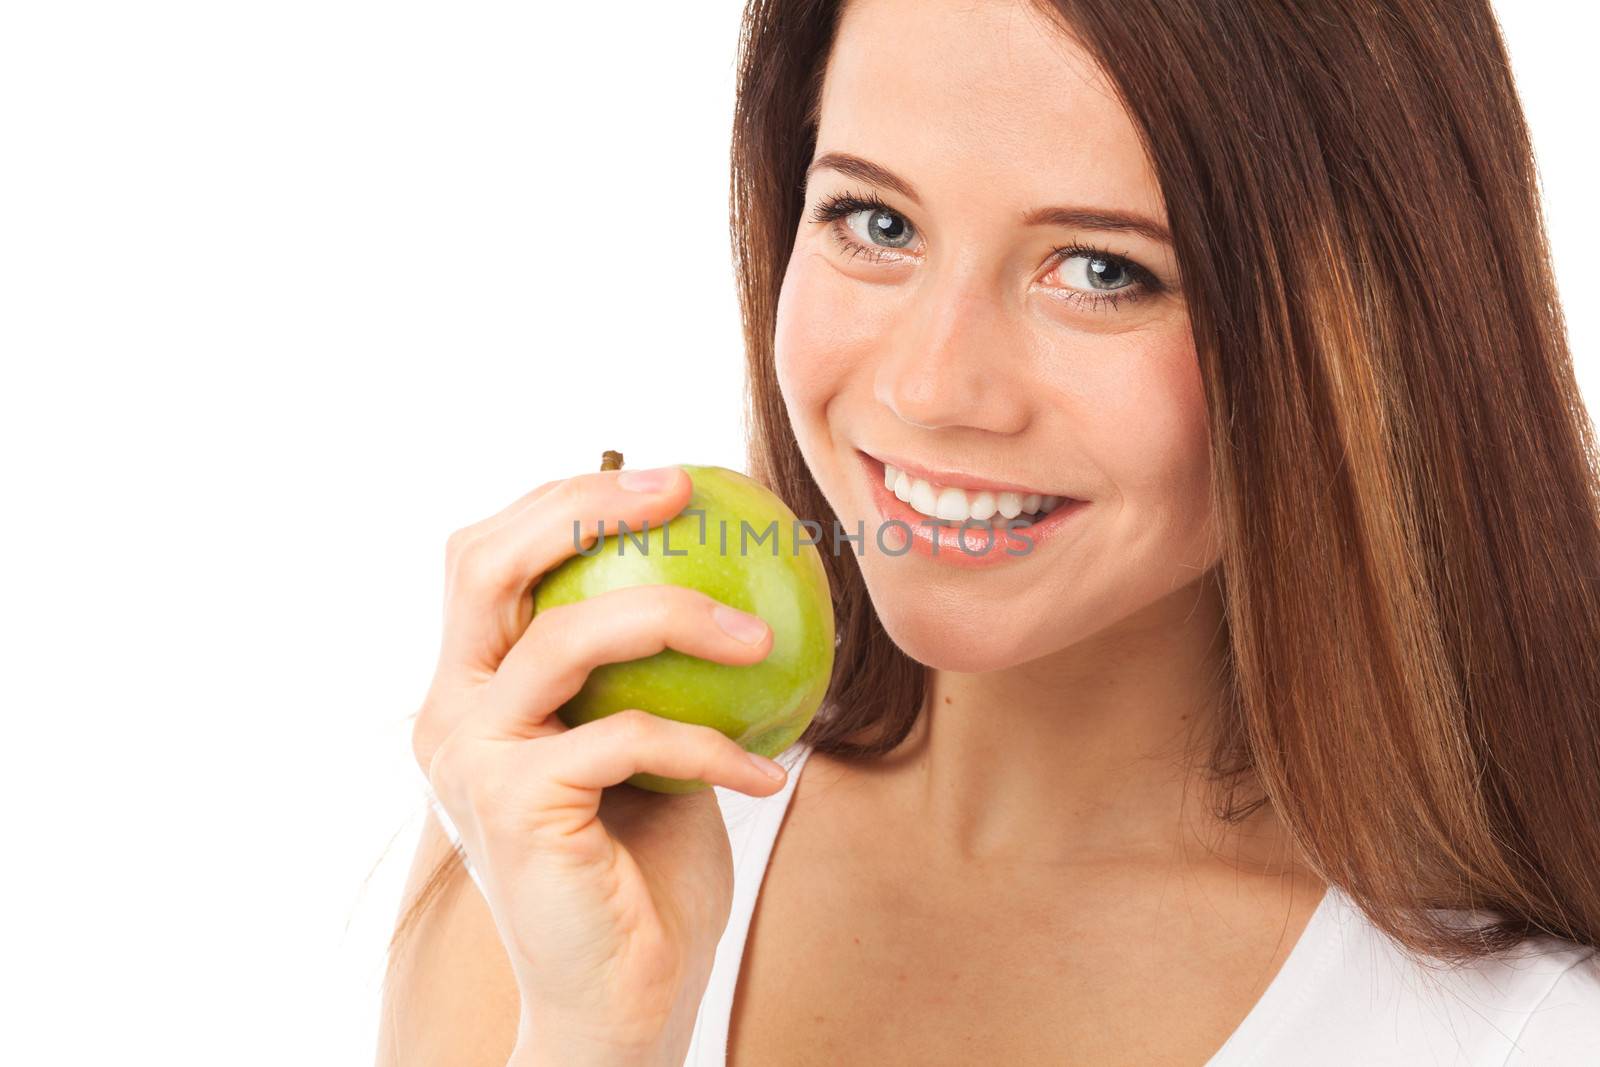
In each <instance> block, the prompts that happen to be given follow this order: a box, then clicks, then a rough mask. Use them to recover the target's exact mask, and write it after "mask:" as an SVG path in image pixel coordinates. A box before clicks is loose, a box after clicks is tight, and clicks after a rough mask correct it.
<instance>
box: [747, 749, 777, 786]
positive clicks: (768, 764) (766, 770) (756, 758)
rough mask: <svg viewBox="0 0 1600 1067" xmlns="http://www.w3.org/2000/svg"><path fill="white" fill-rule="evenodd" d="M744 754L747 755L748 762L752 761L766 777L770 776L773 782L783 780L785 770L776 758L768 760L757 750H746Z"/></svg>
mask: <svg viewBox="0 0 1600 1067" xmlns="http://www.w3.org/2000/svg"><path fill="white" fill-rule="evenodd" d="M745 755H746V756H749V757H750V762H751V763H754V764H755V765H756V767H757V768H758V769H759V770H760V771H761V773H762V774H764V775H766V776H767V777H768V778H771V779H772V780H773V781H775V782H781V781H782V780H783V776H784V774H785V771H784V769H783V765H782V764H781V763H778V762H777V761H776V760H769V759H768V758H767V757H765V756H763V755H761V754H760V753H757V752H746V753H745Z"/></svg>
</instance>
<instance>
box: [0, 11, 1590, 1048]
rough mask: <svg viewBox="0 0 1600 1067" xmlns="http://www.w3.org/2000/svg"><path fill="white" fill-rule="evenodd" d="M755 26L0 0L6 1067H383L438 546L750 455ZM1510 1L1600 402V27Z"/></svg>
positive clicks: (1580, 356)
mask: <svg viewBox="0 0 1600 1067" xmlns="http://www.w3.org/2000/svg"><path fill="white" fill-rule="evenodd" d="M740 6H741V5H740V4H739V3H738V2H736V0H717V2H708V0H695V2H693V3H672V4H665V3H643V2H635V3H623V4H570V5H564V4H540V5H531V4H510V3H482V2H478V3H457V4H448V5H447V4H429V5H422V4H416V3H393V2H390V3H376V2H369V3H358V2H354V0H315V2H307V0H282V2H279V3H275V4H253V5H244V4H239V3H225V2H218V0H207V2H198V0H197V2H191V3H174V2H158V3H142V4H132V3H83V2H72V0H51V2H48V3H46V2H42V0H34V2H31V3H13V4H9V5H5V6H4V7H3V8H0V357H3V359H4V371H5V374H4V379H3V386H0V448H3V454H4V458H3V461H0V508H3V509H4V514H5V523H4V528H3V529H4V533H3V535H0V536H3V537H4V545H3V550H4V551H3V556H0V559H3V563H0V566H3V568H4V585H3V604H4V611H3V615H0V626H3V627H4V629H3V632H0V640H3V644H0V648H3V654H4V672H3V683H0V685H3V689H0V709H3V712H4V723H5V741H4V752H5V757H4V760H3V768H4V769H3V771H0V790H3V794H0V799H3V800H4V802H5V810H6V811H7V812H8V813H9V815H10V819H9V822H8V824H7V830H8V831H9V832H8V833H7V834H6V840H5V842H4V848H5V855H6V862H5V872H6V873H5V876H4V880H3V888H0V893H3V894H4V898H5V899H4V902H3V903H4V921H5V933H4V937H3V943H0V960H3V963H0V981H3V983H4V986H3V988H0V1015H4V1016H5V1017H6V1019H7V1023H6V1026H5V1028H4V1037H3V1038H0V1041H4V1042H5V1045H4V1046H0V1060H4V1061H6V1062H12V1063H30V1064H31V1063H73V1064H76V1063H99V1062H127V1061H130V1060H136V1059H137V1060H143V1059H146V1058H147V1057H148V1058H151V1059H152V1060H153V1061H159V1062H162V1063H173V1064H176V1063H189V1064H223V1063H226V1064H230V1065H237V1064H257V1063H259V1064H274V1065H281V1064H289V1063H294V1064H301V1063H306V1064H310V1063H316V1064H357V1063H367V1062H370V1061H371V1058H372V1054H373V1046H374V1036H375V1032H376V1025H377V1007H378V990H379V982H380V980H381V977H382V973H383V946H384V943H385V940H386V938H387V936H388V934H389V931H390V928H391V924H392V922H393V920H394V917H395V911H396V908H397V907H398V904H399V895H400V888H401V884H402V881H403V879H404V876H405V873H406V869H407V867H408V865H409V862H410V856H411V852H412V849H413V847H414V845H415V840H416V834H417V831H418V830H419V829H420V826H421V816H422V798H423V792H422V789H423V780H422V776H421V774H420V772H419V771H418V770H417V768H416V767H415V765H414V764H413V762H412V760H411V756H410V752H409V748H408V738H409V727H408V724H407V723H406V722H405V717H406V716H407V715H409V714H410V713H411V712H413V711H414V710H415V708H416V704H417V701H418V700H419V698H420V697H421V695H422V694H423V692H424V690H425V688H426V685H427V682H428V678H429V676H430V674H431V669H432V665H433V658H434V655H435V651H436V641H437V637H438V633H437V627H438V609H439V599H440V595H441V573H440V564H441V558H442V552H443V545H444V539H445V536H446V535H447V534H448V533H449V532H450V530H452V529H454V528H455V527H457V526H461V525H464V524H466V523H468V522H471V521H475V520H476V519H479V518H482V517H483V516H485V515H487V514H489V513H491V512H493V511H496V510H498V509H499V508H500V507H501V506H503V505H504V504H505V503H507V502H508V501H510V500H511V499H513V498H515V497H517V496H519V495H520V494H522V493H523V492H524V491H526V490H527V489H529V488H531V487H532V486H534V485H536V484H538V483H540V482H542V481H545V480H548V479H550V478H555V477H563V476H566V475H569V474H572V473H576V472H579V471H583V470H588V469H592V468H593V467H594V466H595V464H596V462H597V458H598V455H599V452H600V450H601V449H603V448H619V449H621V450H622V451H624V452H625V453H626V455H627V461H628V465H629V466H640V467H642V466H654V465H657V464H662V463H676V462H695V463H715V464H721V465H725V466H731V467H740V466H742V461H743V451H742V444H741V437H740V423H739V413H740V385H741V355H740V346H741V343H742V342H741V335H740V330H739V324H738V310H737V305H736V301H735V295H734V286H733V275H732V265H731V260H730V255H729V251H728V223H727V186H728V174H727V151H728V133H729V126H730V122H731V115H732V105H733V58H734V49H735V43H736V38H737V31H738V17H739V13H740ZM1499 7H1500V15H1501V18H1502V19H1503V21H1504V26H1505V30H1506V33H1507V37H1508V40H1509V44H1510V46H1511V51H1512V56H1513V62H1514V64H1515V68H1516V72H1517V75H1518V78H1519V82H1520V85H1521V91H1522V94H1523V99H1524V103H1525V105H1526V107H1527V110H1528V113H1529V116H1530V119H1531V122H1532V125H1533V130H1534V134H1535V138H1536V142H1537V150H1538V153H1539V157H1540V161H1541V169H1542V175H1543V183H1544V190H1545V196H1546V211H1547V214H1548V218H1549V222H1550V229H1551V236H1552V239H1553V243H1554V248H1555V252H1556V257H1557V271H1558V278H1559V283H1560V287H1561V290H1562V293H1563V295H1564V298H1565V300H1566V308H1567V313H1568V315H1569V318H1570V325H1571V331H1572V341H1573V347H1574V350H1575V352H1576V357H1577V360H1578V369H1579V373H1580V376H1581V378H1582V382H1583V385H1584V388H1585V390H1586V393H1587V395H1588V396H1589V397H1590V403H1591V405H1593V398H1594V396H1595V395H1596V390H1597V389H1600V356H1597V349H1596V340H1597V331H1600V313H1597V309H1596V301H1595V300H1594V298H1593V296H1592V294H1593V293H1594V292H1595V291H1596V289H1597V285H1600V274H1597V271H1596V267H1595V262H1594V257H1593V255H1592V254H1591V248H1592V247H1593V245H1594V244H1595V243H1596V240H1597V239H1600V212H1597V210H1596V207H1595V203H1594V199H1593V194H1592V192H1591V190H1592V188H1593V173H1594V162H1595V157H1594V147H1593V146H1594V137H1593V129H1594V125H1593V114H1592V111H1591V108H1592V104H1593V82H1592V77H1591V75H1592V69H1593V64H1594V61H1595V60H1594V55H1593V51H1592V41H1593V40H1594V39H1595V37H1596V35H1597V34H1600V17H1597V15H1596V14H1595V13H1594V8H1593V7H1592V6H1591V5H1580V4H1571V3H1564V2H1557V0H1542V2H1535V0H1515V2H1511V0H1506V2H1504V3H1502V4H1501V5H1499ZM1396 267H1397V269H1406V270H1413V269H1414V270H1426V269H1427V268H1426V265H1425V264H1397V265H1396Z"/></svg>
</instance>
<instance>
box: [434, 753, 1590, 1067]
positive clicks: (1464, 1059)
mask: <svg viewBox="0 0 1600 1067" xmlns="http://www.w3.org/2000/svg"><path fill="white" fill-rule="evenodd" d="M810 754H811V750H810V747H809V746H806V745H803V744H800V743H796V744H794V745H792V746H790V748H788V749H787V750H785V751H784V752H782V753H780V754H779V755H778V757H777V759H778V762H780V763H782V764H783V765H784V766H785V767H786V768H788V771H789V776H788V778H787V780H785V782H784V784H783V788H782V789H780V790H779V791H778V792H776V793H774V794H772V795H771V796H769V797H753V796H750V795H748V794H746V793H740V792H737V791H735V790H731V789H724V788H722V787H721V786H715V787H713V790H714V792H715V793H716V797H717V803H718V806H719V807H720V808H721V810H722V817H723V821H724V823H725V824H726V826H727V829H728V840H729V843H730V844H731V845H732V847H733V879H734V881H733V908H732V911H731V913H730V914H729V916H728V925H727V927H726V929H724V931H723V934H722V939H721V940H720V941H719V942H718V944H717V951H716V957H715V961H714V962H713V964H712V968H711V978H710V981H709V982H708V984H707V986H706V991H705V994H704V996H702V997H701V1000H700V1010H699V1014H698V1015H697V1016H696V1018H695V1024H694V1034H693V1036H692V1038H691V1039H690V1042H689V1053H688V1057H687V1059H685V1061H684V1067H725V1064H726V1060H727V1046H728V1021H729V1018H730V1015H731V1012H732V1008H733V996H734V990H735V987H736V985H737V983H738V980H739V968H740V963H741V961H742V960H743V958H744V946H745V940H746V938H747V937H748V935H749V932H750V918H751V915H752V913H753V912H754V910H755V903H756V895H757V894H758V893H759V892H760V891H761V881H762V878H763V877H764V876H765V874H766V871H767V860H768V859H769V858H770V857H771V855H772V846H773V843H774V842H775V841H776V840H777V837H778V831H779V828H780V827H781V825H782V823H783V816H784V813H785V812H786V811H787V810H788V806H789V798H790V797H791V796H793V795H794V789H795V784H796V783H797V782H798V781H799V780H800V774H801V771H802V770H803V769H804V766H805V762H806V758H807V757H808V756H809V755H810ZM433 808H434V811H435V813H436V814H437V815H438V817H439V821H440V824H441V826H442V827H443V828H444V830H445V833H446V834H447V835H449V836H450V838H451V839H452V840H459V839H458V838H457V836H456V831H455V827H454V826H452V825H451V823H450V820H449V817H448V816H447V815H446V814H445V813H444V810H443V809H442V808H440V807H439V806H438V804H437V802H433ZM468 870H469V871H470V872H472V877H473V879H474V880H476V879H477V872H476V871H472V867H471V865H470V864H468ZM1288 1064H1293V1065H1295V1067H1380V1065H1381V1067H1444V1065H1451V1067H1600V953H1597V952H1596V951H1595V950H1594V949H1593V948H1589V947H1585V946H1581V945H1574V944H1572V943H1571V942H1567V941H1560V940H1556V939H1554V938H1548V937H1542V938H1534V939H1530V940H1529V941H1526V942H1524V943H1523V944H1522V945H1520V946H1518V947H1517V948H1516V949H1515V950H1513V951H1511V952H1508V953H1505V954H1502V955H1500V956H1498V957H1496V958H1494V959H1490V960H1480V961H1478V962H1477V963H1475V964H1473V965H1472V966H1469V967H1465V968H1457V969H1455V970H1450V971H1440V972H1437V973H1434V972H1425V971H1423V970H1421V969H1420V968H1418V967H1417V966H1416V965H1415V964H1413V963H1412V962H1411V961H1410V960H1408V959H1406V957H1405V956H1404V955H1403V954H1401V952H1400V951H1399V949H1398V948H1396V947H1395V945H1394V943H1393V942H1392V941H1391V940H1389V938H1388V937H1387V936H1386V935H1384V934H1383V933H1382V932H1381V931H1380V930H1378V929H1377V928H1376V927H1374V926H1372V925H1371V923H1370V922H1368V920H1367V919H1366V917H1365V916H1364V915H1363V914H1362V912H1361V911H1360V909H1358V908H1357V907H1356V906H1355V904H1354V903H1353V902H1352V901H1350V900H1349V898H1347V897H1346V896H1345V895H1344V894H1343V893H1341V892H1340V891H1339V890H1338V889H1337V888H1336V887H1333V886H1330V887H1329V888H1328V892H1327V893H1326V894H1325V895H1324V896H1323V899H1322V902H1321V903H1320V904H1318V906H1317V909H1316V911H1315V912H1314V913H1313V914H1312V916H1311V920H1310V922H1309V923H1308V924H1307V926H1306V929H1305V931H1304V933H1302V934H1301V936H1300V939H1299V940H1298V941H1297V942H1295V945H1294V948H1293V949H1292V950H1291V951H1290V953H1289V957H1288V959H1287V960H1285V961H1284V964H1283V966H1282V967H1281V968H1280V969H1279V971H1278V973H1277V975H1276V976H1274V977H1273V979H1272V981H1271V982H1270V983H1269V984H1268V986H1267V989H1266V992H1265V993H1264V994H1262V996H1261V998H1260V1000H1258V1001H1257V1002H1256V1004H1255V1006H1254V1007H1253V1008H1251V1010H1250V1012H1249V1014H1248V1015H1246V1017H1245V1019H1244V1022H1242V1023H1241V1024H1240V1025H1239V1027H1238V1029H1236V1030H1235V1031H1234V1032H1233V1034H1232V1035H1231V1036H1230V1037H1229V1038H1228V1040H1227V1042H1226V1043H1224V1044H1223V1046H1222V1047H1221V1048H1220V1049H1218V1050H1217V1052H1216V1054H1215V1055H1214V1056H1212V1057H1211V1059H1209V1060H1208V1061H1207V1062H1206V1064H1205V1067H1283V1065H1288Z"/></svg>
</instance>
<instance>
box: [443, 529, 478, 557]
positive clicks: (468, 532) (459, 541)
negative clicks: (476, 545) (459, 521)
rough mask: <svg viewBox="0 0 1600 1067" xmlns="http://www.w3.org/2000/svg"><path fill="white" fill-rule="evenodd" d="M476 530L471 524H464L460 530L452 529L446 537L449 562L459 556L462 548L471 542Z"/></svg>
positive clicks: (445, 554) (446, 552) (446, 551)
mask: <svg viewBox="0 0 1600 1067" xmlns="http://www.w3.org/2000/svg"><path fill="white" fill-rule="evenodd" d="M475 532H476V531H475V530H474V529H473V527H471V526H463V527H461V528H460V529H459V530H452V531H450V536H449V537H446V538H445V539H444V558H445V561H446V562H449V561H451V560H454V559H455V558H456V557H457V556H459V555H460V554H461V550H462V549H463V548H466V547H467V544H468V543H469V542H471V540H472V538H473V536H474V534H475Z"/></svg>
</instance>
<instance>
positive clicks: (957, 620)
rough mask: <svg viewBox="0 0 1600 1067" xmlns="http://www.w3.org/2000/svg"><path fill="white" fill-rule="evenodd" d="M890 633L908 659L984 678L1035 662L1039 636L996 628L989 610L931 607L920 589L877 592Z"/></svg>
mask: <svg viewBox="0 0 1600 1067" xmlns="http://www.w3.org/2000/svg"><path fill="white" fill-rule="evenodd" d="M872 600H873V604H874V606H875V607H876V609H877V612H878V619H879V620H880V621H881V622H882V623H883V629H884V632H885V633H887V634H888V635H889V639H890V640H891V641H893V642H894V643H895V645H896V647H898V648H899V649H900V651H902V652H904V653H905V654H906V655H907V656H910V657H911V658H912V659H914V660H916V661H917V662H918V663H921V664H922V665H924V666H926V667H932V668H934V669H935V670H941V671H954V672H956V673H958V674H983V673H986V672H988V671H999V670H1004V669H1006V668H1007V667H1014V666H1016V665H1017V664H1019V663H1025V662H1027V661H1028V660H1029V659H1032V658H1033V657H1034V656H1035V655H1036V654H1037V650H1034V649H1033V648H1032V647H1031V646H1032V645H1033V642H1034V641H1035V640H1037V637H1038V635H1037V634H1033V633H1030V632H1028V631H1027V630H1025V629H1023V628H1021V627H1008V626H1005V625H996V624H995V620H994V617H993V616H992V615H991V614H990V613H988V612H984V611H973V612H970V613H965V614H956V613H953V612H951V611H950V610H948V609H947V608H946V607H945V606H944V605H930V603H929V601H928V600H927V599H926V597H924V596H919V595H918V592H917V591H908V592H907V593H906V594H905V595H903V596H902V595H901V594H899V593H892V594H888V595H887V596H880V595H879V593H877V592H876V591H874V592H873V593H872Z"/></svg>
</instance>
